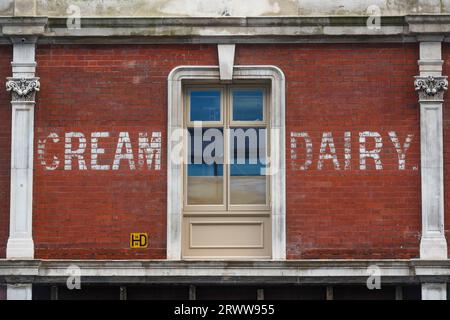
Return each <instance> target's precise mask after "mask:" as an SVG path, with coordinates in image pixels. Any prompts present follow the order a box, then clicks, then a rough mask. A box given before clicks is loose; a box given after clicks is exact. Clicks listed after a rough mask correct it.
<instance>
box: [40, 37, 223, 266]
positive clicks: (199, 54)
mask: <svg viewBox="0 0 450 320" xmlns="http://www.w3.org/2000/svg"><path fill="white" fill-rule="evenodd" d="M216 55H217V54H216V51H215V48H214V46H197V45H163V46H160V45H153V46H137V45H136V46H100V45H99V46H45V47H44V46H41V47H39V48H38V50H37V61H38V71H37V72H38V75H39V76H40V77H41V79H42V80H41V88H42V90H41V92H40V94H39V98H38V104H37V113H36V124H35V126H36V143H38V141H37V140H38V139H42V138H45V136H46V135H48V134H49V133H51V132H55V133H58V134H59V135H62V137H63V138H62V139H61V140H60V142H59V143H56V144H51V143H49V145H50V147H51V148H53V149H54V150H58V152H59V155H60V156H61V155H63V153H64V133H65V132H70V131H77V132H82V133H84V134H85V135H86V136H89V135H90V134H91V132H96V131H108V132H110V133H111V135H112V138H110V139H109V138H102V139H101V147H102V148H104V149H105V151H106V155H99V163H106V162H107V161H110V160H111V156H112V158H114V153H115V148H116V144H117V137H118V134H119V132H121V131H127V132H129V134H130V139H131V141H132V143H133V144H134V145H136V143H137V141H136V140H137V135H138V133H139V132H152V131H160V132H161V133H162V136H163V145H162V167H161V170H160V171H156V170H152V171H149V170H145V169H143V170H134V171H131V170H129V169H128V168H127V166H126V162H125V161H122V162H121V167H120V170H118V171H110V170H109V171H103V172H102V171H94V170H86V171H79V170H78V169H77V168H76V166H75V167H74V169H73V170H71V171H66V170H64V166H63V165H62V166H60V167H59V168H58V169H57V170H54V171H44V169H43V167H42V165H40V163H39V161H38V159H36V163H35V165H36V171H35V176H34V178H35V179H34V187H35V189H34V220H33V233H34V241H35V246H36V257H37V258H93V259H104V258H109V259H131V258H165V247H166V186H167V184H166V179H167V178H166V151H167V148H166V126H167V93H166V91H167V76H168V74H169V72H170V71H171V70H172V69H173V68H174V67H176V66H178V65H184V64H189V65H191V64H217V57H216ZM88 138H89V137H88ZM89 140H90V139H88V145H87V148H86V151H87V153H86V162H87V164H90V156H89V155H90V142H89ZM55 148H56V149H55ZM75 148H76V146H74V149H75ZM51 153H52V152H51V151H48V154H49V157H50V158H51V156H52V155H51ZM135 157H136V154H135ZM36 158H37V157H36ZM61 161H62V162H63V160H61ZM136 162H137V160H136ZM130 232H147V233H148V234H149V238H150V239H149V247H148V249H139V250H136V249H134V250H131V249H130V248H129V237H130Z"/></svg>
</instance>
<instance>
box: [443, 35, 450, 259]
mask: <svg viewBox="0 0 450 320" xmlns="http://www.w3.org/2000/svg"><path fill="white" fill-rule="evenodd" d="M442 59H443V60H444V67H443V72H442V74H443V75H446V76H449V75H450V44H448V43H444V44H443V47H442ZM448 99H449V94H448V93H446V94H445V96H444V101H445V103H444V109H443V113H444V194H445V200H444V201H445V210H444V212H445V217H444V219H445V235H446V237H447V243H449V241H448V239H450V101H449V100H448ZM448 252H449V254H450V244H449V245H448Z"/></svg>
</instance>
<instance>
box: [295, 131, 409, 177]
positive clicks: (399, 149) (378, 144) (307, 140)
mask: <svg viewBox="0 0 450 320" xmlns="http://www.w3.org/2000/svg"><path fill="white" fill-rule="evenodd" d="M388 136H389V138H390V140H391V143H392V146H393V147H394V148H395V150H396V153H397V157H398V170H405V168H406V153H407V151H408V149H409V147H410V145H411V142H412V139H413V137H414V135H413V134H407V135H406V138H405V141H404V143H403V145H402V144H401V143H400V141H399V138H398V136H397V133H396V132H395V131H390V132H388ZM351 137H352V135H351V132H348V131H347V132H345V133H344V137H343V141H344V165H343V166H342V165H341V162H340V161H339V157H338V154H337V152H336V146H335V139H334V138H333V134H332V132H323V134H322V139H321V143H320V149H319V154H318V156H317V159H318V160H317V167H316V168H317V170H322V169H323V167H324V163H325V162H326V161H331V163H332V165H333V167H334V169H335V170H341V168H342V167H343V168H344V170H350V169H351V160H352V145H351ZM300 139H302V140H303V141H302V142H303V143H304V149H305V150H304V152H305V157H304V162H302V163H298V162H299V159H298V158H299V157H298V142H299V140H300ZM369 140H371V142H372V145H373V146H372V147H371V148H370V149H369V148H368V147H367V146H368V143H369ZM382 148H383V138H382V136H381V134H380V133H378V132H372V131H364V132H360V133H359V169H360V170H366V169H367V162H368V160H369V159H370V160H371V161H373V164H374V167H375V169H376V170H383V163H382V159H381V150H382ZM302 152H303V151H302ZM313 158H314V157H313V142H312V139H311V137H310V135H309V134H308V133H307V132H291V162H292V165H293V167H294V169H297V170H308V169H309V168H312V167H313V160H314V159H313ZM414 169H416V168H415V167H414Z"/></svg>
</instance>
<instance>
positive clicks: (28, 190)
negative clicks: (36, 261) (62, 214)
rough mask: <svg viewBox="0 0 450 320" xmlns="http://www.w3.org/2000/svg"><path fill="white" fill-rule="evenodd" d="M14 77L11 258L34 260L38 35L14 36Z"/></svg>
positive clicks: (10, 82) (9, 85)
mask: <svg viewBox="0 0 450 320" xmlns="http://www.w3.org/2000/svg"><path fill="white" fill-rule="evenodd" d="M12 42H13V61H12V63H11V65H12V77H9V78H8V79H7V82H6V90H7V91H9V92H11V105H12V124H11V127H12V137H11V202H10V232H9V239H8V244H7V249H6V257H7V258H8V259H33V258H34V243H33V236H32V216H33V215H32V208H33V199H32V197H33V128H34V105H35V95H36V92H37V91H39V79H38V78H36V77H35V69H36V62H35V44H36V38H35V37H29V38H23V37H20V38H19V37H18V38H13V39H12Z"/></svg>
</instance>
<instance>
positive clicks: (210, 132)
mask: <svg viewBox="0 0 450 320" xmlns="http://www.w3.org/2000/svg"><path fill="white" fill-rule="evenodd" d="M188 132H189V138H188V141H189V144H188V161H189V162H188V165H187V203H188V204H190V205H198V204H223V131H222V129H216V128H203V129H201V128H196V129H192V128H190V129H188Z"/></svg>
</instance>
